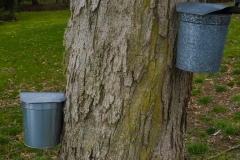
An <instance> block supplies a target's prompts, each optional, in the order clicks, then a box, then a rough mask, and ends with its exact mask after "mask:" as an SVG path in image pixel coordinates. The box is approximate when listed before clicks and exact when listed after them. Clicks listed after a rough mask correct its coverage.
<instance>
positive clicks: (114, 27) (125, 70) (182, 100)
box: [61, 0, 192, 160]
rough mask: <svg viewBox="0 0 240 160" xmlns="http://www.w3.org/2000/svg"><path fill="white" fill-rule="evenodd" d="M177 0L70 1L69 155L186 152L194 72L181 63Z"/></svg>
mask: <svg viewBox="0 0 240 160" xmlns="http://www.w3.org/2000/svg"><path fill="white" fill-rule="evenodd" d="M177 1H180V0H138V1H137V0H125V1H119V0H105V1H103V0H102V1H101V0H91V1H87V0H72V1H71V5H70V7H71V10H72V17H71V18H70V20H69V23H68V28H67V29H66V33H65V46H66V53H65V68H66V76H67V85H66V96H67V101H66V106H65V111H64V115H65V117H64V129H63V137H62V145H61V157H62V159H69V160H75V159H80V160H85V159H96V160H97V159H99V160H139V159H142V160H148V159H155V160H178V159H184V134H185V130H186V108H187V103H188V99H189V92H190V89H191V82H192V74H191V73H188V72H185V71H181V70H179V69H176V68H175V51H176V49H175V48H176V46H175V45H176V36H177V14H176V12H175V5H176V2H177ZM181 1H183V0H181Z"/></svg>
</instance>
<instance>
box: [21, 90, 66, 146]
mask: <svg viewBox="0 0 240 160" xmlns="http://www.w3.org/2000/svg"><path fill="white" fill-rule="evenodd" d="M20 99H21V102H22V109H23V124H24V144H25V145H26V146H28V147H31V148H51V147H54V146H56V145H58V144H59V143H60V135H61V131H62V122H63V105H64V101H65V100H66V98H65V96H64V93H61V92H21V93H20Z"/></svg>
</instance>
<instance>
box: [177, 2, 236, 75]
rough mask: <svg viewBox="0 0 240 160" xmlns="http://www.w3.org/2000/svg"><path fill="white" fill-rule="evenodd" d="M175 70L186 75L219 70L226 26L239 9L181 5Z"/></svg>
mask: <svg viewBox="0 0 240 160" xmlns="http://www.w3.org/2000/svg"><path fill="white" fill-rule="evenodd" d="M176 10H177V12H179V24H178V39H177V58H176V67H177V68H179V69H182V70H185V71H190V72H198V73H212V72H217V71H218V70H219V67H220V64H221V59H222V54H223V50H224V45H225V41H226V36H227V30H228V25H229V23H230V18H231V14H232V13H240V8H238V7H228V6H224V5H218V4H209V3H194V2H181V3H178V4H177V7H176Z"/></svg>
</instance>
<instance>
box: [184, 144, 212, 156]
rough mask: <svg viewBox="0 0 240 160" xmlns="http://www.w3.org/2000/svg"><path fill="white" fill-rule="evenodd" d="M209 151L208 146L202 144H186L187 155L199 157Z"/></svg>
mask: <svg viewBox="0 0 240 160" xmlns="http://www.w3.org/2000/svg"><path fill="white" fill-rule="evenodd" d="M208 150H209V146H208V144H207V143H204V142H192V143H189V144H187V153H188V154H190V155H199V154H203V153H206V152H207V151H208Z"/></svg>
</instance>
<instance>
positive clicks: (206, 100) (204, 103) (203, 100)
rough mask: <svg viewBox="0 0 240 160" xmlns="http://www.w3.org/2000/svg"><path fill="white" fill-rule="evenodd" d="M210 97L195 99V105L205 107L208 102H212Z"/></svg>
mask: <svg viewBox="0 0 240 160" xmlns="http://www.w3.org/2000/svg"><path fill="white" fill-rule="evenodd" d="M212 100H213V99H212V97H211V96H203V97H200V98H198V99H197V104H198V105H206V104H208V103H210V102H212Z"/></svg>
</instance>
